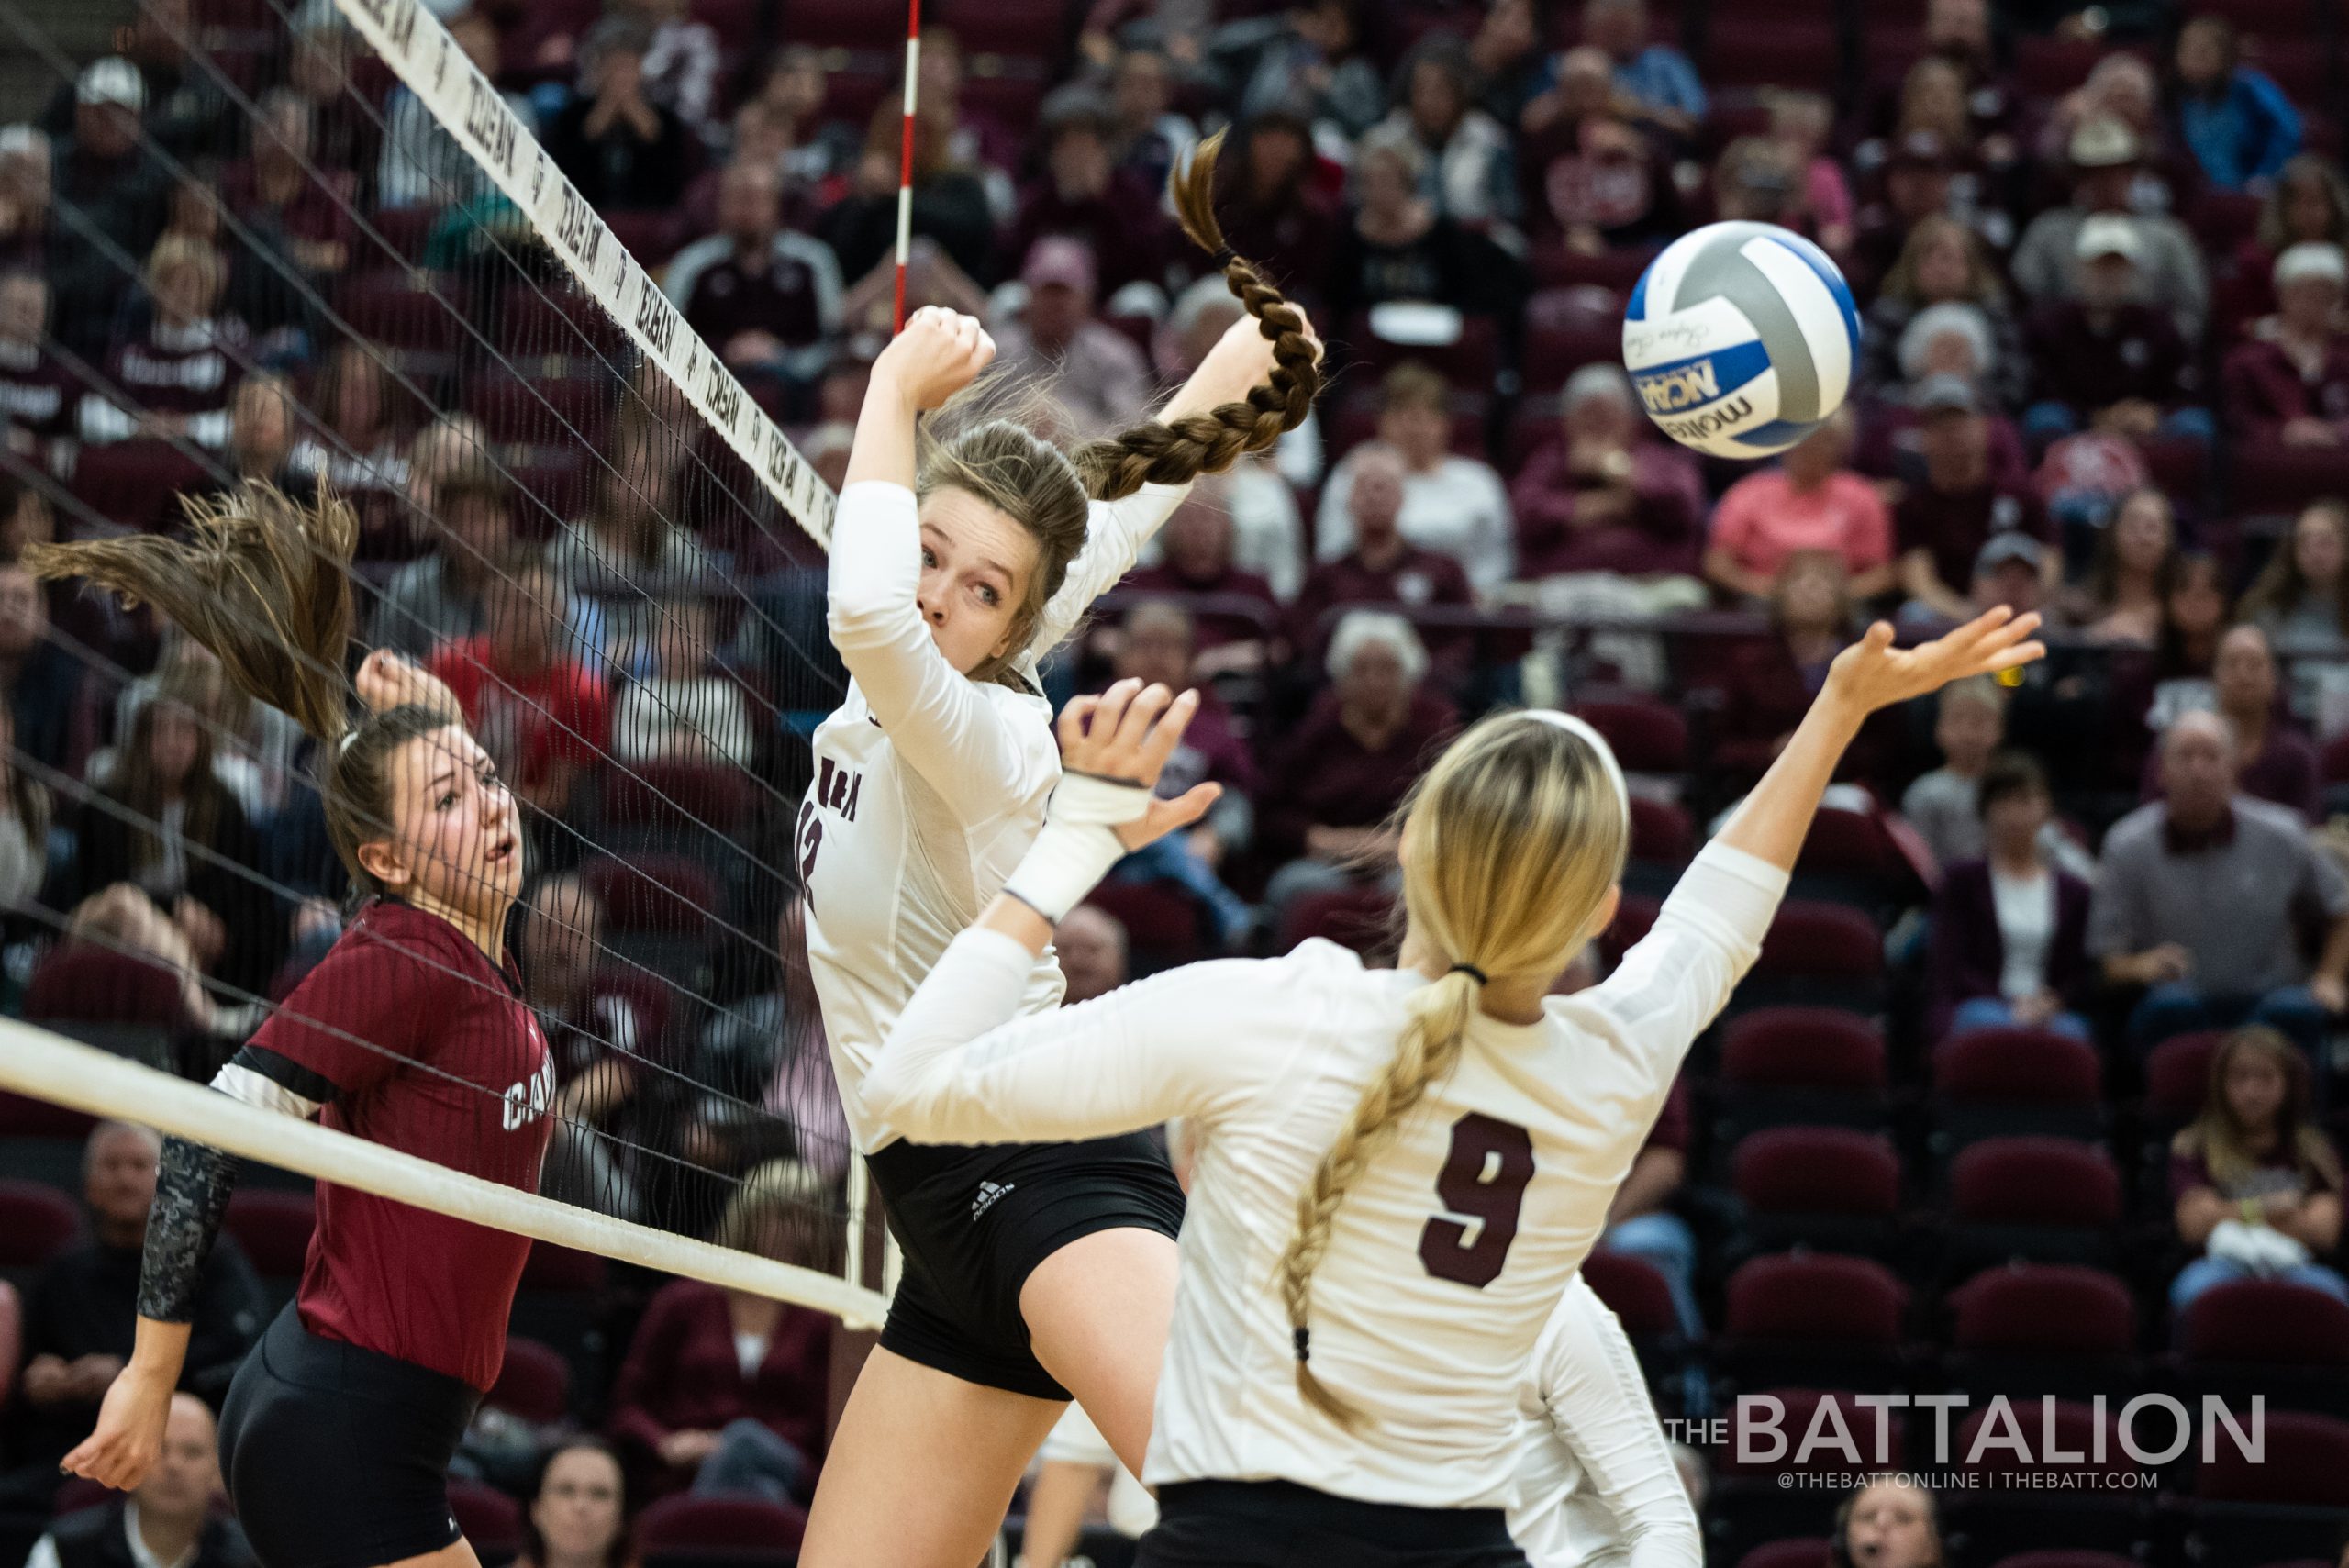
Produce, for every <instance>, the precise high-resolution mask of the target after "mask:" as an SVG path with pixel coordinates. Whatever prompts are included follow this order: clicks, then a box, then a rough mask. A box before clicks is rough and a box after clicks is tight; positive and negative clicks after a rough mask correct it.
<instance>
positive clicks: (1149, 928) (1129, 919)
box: [1085, 882, 1202, 975]
mask: <svg viewBox="0 0 2349 1568" xmlns="http://www.w3.org/2000/svg"><path fill="white" fill-rule="evenodd" d="M1085 902H1086V903H1087V904H1090V905H1092V906H1094V907H1095V908H1097V909H1098V910H1100V911H1101V912H1102V913H1103V914H1105V915H1108V916H1109V917H1112V918H1114V919H1115V920H1116V921H1117V922H1118V924H1119V925H1120V926H1123V927H1124V928H1125V930H1126V948H1127V953H1128V956H1129V958H1130V960H1131V968H1132V970H1133V973H1135V974H1137V975H1141V974H1154V973H1157V972H1158V971H1160V970H1162V969H1171V968H1173V967H1174V966H1175V965H1176V964H1179V963H1188V962H1191V961H1192V960H1193V959H1195V958H1197V957H1198V956H1199V954H1200V951H1202V950H1201V947H1200V943H1199V914H1200V911H1199V906H1198V904H1197V902H1196V901H1195V900H1194V899H1193V898H1192V897H1191V895H1189V894H1187V893H1186V892H1184V891H1183V890H1182V889H1181V888H1179V887H1177V886H1175V884H1173V883H1169V882H1105V883H1102V884H1100V885H1099V886H1097V887H1096V888H1094V890H1093V891H1092V892H1091V893H1089V894H1087V895H1085Z"/></svg>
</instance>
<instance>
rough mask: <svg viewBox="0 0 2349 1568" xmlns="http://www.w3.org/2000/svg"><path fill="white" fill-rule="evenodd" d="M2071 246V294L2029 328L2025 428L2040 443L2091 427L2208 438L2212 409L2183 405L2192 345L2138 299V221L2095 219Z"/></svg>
mask: <svg viewBox="0 0 2349 1568" xmlns="http://www.w3.org/2000/svg"><path fill="white" fill-rule="evenodd" d="M2073 250H2074V252H2075V254H2076V256H2077V257H2078V259H2079V274H2078V284H2077V285H2076V288H2075V290H2074V292H2073V295H2072V296H2071V297H2070V298H2068V299H2060V300H2051V301H2048V302H2047V303H2045V304H2043V305H2042V306H2040V307H2039V308H2038V309H2037V310H2035V311H2033V312H2032V317H2031V322H2030V325H2029V328H2027V331H2026V335H2025V336H2026V341H2027V342H2028V344H2029V346H2030V350H2031V360H2032V368H2033V369H2034V371H2035V372H2036V373H2037V374H2036V383H2037V384H2036V385H2035V386H2034V387H2033V388H2032V395H2033V397H2034V402H2033V404H2032V408H2031V411H2030V412H2029V413H2028V414H2026V415H2025V416H2024V419H2023V424H2024V428H2026V429H2027V430H2029V431H2030V432H2031V433H2032V435H2033V436H2035V437H2037V438H2039V439H2041V440H2052V439H2054V438H2056V437H2058V436H2067V435H2070V434H2072V433H2074V432H2075V431H2077V430H2079V429H2081V428H2086V427H2093V428H2096V429H2098V430H2100V431H2102V432H2104V433H2105V434H2108V435H2115V436H2122V437H2126V438H2130V439H2136V440H2143V439H2148V438H2150V437H2152V436H2154V434H2155V433H2157V432H2158V433H2161V434H2165V435H2171V436H2180V437H2190V438H2194V439H2202V440H2208V439H2210V437H2211V436H2212V435H2213V434H2214V433H2215V430H2214V428H2213V427H2212V425H2211V422H2210V413H2209V411H2208V410H2207V409H2203V408H2199V407H2190V406H2181V405H2182V404H2183V403H2184V401H2185V399H2186V398H2187V396H2188V392H2189V378H2190V377H2191V375H2192V364H2191V360H2190V356H2189V354H2188V349H2187V346H2186V343H2185V341H2184V340H2183V339H2180V338H2179V337H2178V335H2177V328H2176V325H2175V324H2174V323H2173V321H2172V320H2171V318H2170V316H2169V313H2168V312H2167V311H2165V310H2160V309H2156V308H2155V307H2154V306H2152V305H2149V304H2146V303H2145V302H2144V301H2143V299H2141V298H2140V297H2139V282H2140V279H2141V277H2142V272H2141V262H2142V261H2143V256H2144V253H2145V242H2144V240H2143V238H2142V223H2141V220H2140V219H2137V218H2134V217H2123V216H2122V215H2121V214H2119V213H2110V212H2099V213H2093V214H2090V215H2089V217H2088V218H2087V221H2086V222H2084V223H2082V224H2081V225H2080V232H2079V238H2078V239H2076V241H2075V242H2074V246H2073Z"/></svg>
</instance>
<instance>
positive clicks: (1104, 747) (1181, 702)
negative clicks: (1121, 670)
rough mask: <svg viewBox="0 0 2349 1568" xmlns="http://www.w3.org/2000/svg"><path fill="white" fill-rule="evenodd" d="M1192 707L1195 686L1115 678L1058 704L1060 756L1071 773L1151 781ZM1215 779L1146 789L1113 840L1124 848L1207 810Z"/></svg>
mask: <svg viewBox="0 0 2349 1568" xmlns="http://www.w3.org/2000/svg"><path fill="white" fill-rule="evenodd" d="M1198 711H1199V694H1198V693H1197V692H1195V691H1186V692H1185V693H1183V694H1182V695H1180V696H1177V695H1175V694H1174V693H1173V692H1170V691H1169V690H1167V688H1166V687H1164V686H1163V685H1156V684H1152V685H1150V686H1144V685H1143V684H1141V682H1140V681H1134V680H1125V681H1119V682H1118V683H1117V684H1115V685H1112V686H1111V687H1110V688H1109V689H1108V691H1106V692H1103V693H1102V694H1101V695H1099V696H1085V697H1077V698H1074V699H1073V700H1072V701H1071V702H1070V703H1069V705H1068V706H1066V707H1064V708H1063V709H1061V717H1060V740H1061V764H1062V766H1063V767H1065V768H1067V769H1068V770H1069V771H1070V772H1072V773H1092V774H1094V775H1096V776H1097V777H1100V778H1108V779H1120V780H1123V781H1125V782H1126V783H1129V784H1141V785H1143V786H1145V787H1147V788H1152V789H1155V788H1156V787H1157V784H1158V776H1159V774H1161V773H1163V772H1165V770H1166V760H1167V759H1168V758H1169V757H1172V756H1173V755H1174V754H1175V747H1177V746H1179V745H1181V744H1182V741H1183V731H1184V730H1185V729H1186V728H1189V727H1190V723H1191V719H1192V717H1193V716H1195V715H1196V714H1197V712H1198ZM1222 794H1223V786H1222V785H1221V784H1198V785H1197V786H1195V787H1193V788H1191V789H1188V790H1186V791H1184V792H1183V794H1181V795H1177V796H1175V798H1174V799H1173V800H1161V799H1159V798H1158V797H1157V796H1155V795H1152V797H1151V801H1150V806H1149V808H1148V809H1147V810H1146V811H1145V812H1144V813H1143V815H1142V816H1141V817H1139V818H1138V819H1136V820H1134V821H1132V822H1129V823H1124V824H1121V825H1120V826H1119V827H1118V828H1116V829H1115V831H1116V832H1117V835H1118V841H1119V843H1122V844H1123V845H1125V847H1126V848H1127V849H1128V850H1129V851H1132V850H1139V849H1141V847H1142V846H1143V845H1145V844H1149V843H1152V842H1154V841H1156V840H1160V839H1163V838H1164V837H1165V836H1166V835H1167V834H1169V833H1172V832H1175V830H1176V829H1178V828H1188V827H1189V826H1190V825H1191V824H1192V823H1194V822H1197V820H1198V819H1199V818H1200V817H1204V816H1206V815H1207V814H1208V807H1209V806H1213V805H1214V804H1215V803H1216V801H1217V800H1218V799H1219V798H1220V797H1221V795H1222Z"/></svg>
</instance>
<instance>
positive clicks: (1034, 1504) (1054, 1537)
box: [1019, 1459, 1102, 1568]
mask: <svg viewBox="0 0 2349 1568" xmlns="http://www.w3.org/2000/svg"><path fill="white" fill-rule="evenodd" d="M1101 1479H1102V1471H1101V1467H1100V1466H1099V1465H1097V1464H1076V1463H1073V1462H1070V1461H1068V1460H1064V1459H1048V1460H1046V1461H1044V1463H1043V1467H1042V1468H1041V1469H1040V1470H1038V1471H1037V1472H1036V1480H1035V1484H1034V1485H1030V1487H1029V1488H1028V1528H1027V1529H1026V1530H1025V1531H1024V1532H1023V1533H1022V1534H1021V1536H1020V1540H1019V1555H1020V1557H1021V1558H1022V1559H1024V1560H1025V1564H1024V1568H1061V1563H1062V1562H1064V1561H1065V1560H1066V1559H1067V1557H1068V1554H1069V1553H1070V1552H1072V1551H1075V1550H1076V1541H1077V1537H1078V1536H1080V1535H1082V1534H1084V1532H1085V1516H1086V1515H1088V1514H1090V1513H1092V1511H1093V1500H1094V1498H1095V1497H1096V1496H1098V1495H1099V1493H1100V1491H1101Z"/></svg>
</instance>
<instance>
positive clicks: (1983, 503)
mask: <svg viewBox="0 0 2349 1568" xmlns="http://www.w3.org/2000/svg"><path fill="white" fill-rule="evenodd" d="M1910 404H1911V406H1912V407H1913V409H1914V410H1915V413H1916V416H1917V445H1918V450H1919V453H1920V456H1921V457H1922V458H1923V460H1924V473H1923V474H1922V476H1921V477H1920V480H1919V481H1918V482H1917V483H1916V484H1911V485H1909V486H1908V488H1907V489H1906V491H1905V492H1904V493H1903V495H1901V498H1900V504H1899V506H1898V507H1896V508H1895V509H1894V512H1893V538H1894V540H1895V548H1896V549H1897V550H1898V552H1899V553H1898V565H1897V569H1896V573H1895V574H1896V576H1897V577H1898V582H1899V586H1900V589H1901V591H1902V592H1903V593H1904V594H1906V595H1908V596H1909V606H1908V607H1907V608H1906V609H1904V610H1903V612H1902V614H1903V615H1904V616H1908V617H1912V618H1923V619H1932V618H1939V619H1943V620H1952V621H1960V620H1965V619H1969V618H1971V617H1973V615H1974V614H1975V613H1976V611H1975V609H1974V607H1973V601H1972V599H1971V597H1970V595H1971V592H1972V589H1973V585H1974V568H1975V563H1976V561H1977V560H1978V559H1979V558H1980V556H1981V554H1982V547H1983V546H1984V545H1986V544H1987V543H1989V542H1990V539H1991V536H1993V535H1995V534H2001V533H2008V532H2022V533H2027V534H2029V535H2031V536H2032V538H2033V539H2036V540H2038V541H2039V542H2040V543H2041V544H2043V545H2045V544H2050V543H2052V542H2053V540H2054V535H2053V532H2052V530H2051V528H2050V526H2049V523H2048V520H2047V514H2046V511H2045V509H2044V508H2043V507H2042V506H2040V504H2039V501H2038V498H2037V497H2036V496H2034V495H2032V494H2031V492H2030V491H2029V490H2028V489H2027V488H2022V487H2020V486H2014V485H2010V484H2002V483H2001V482H2000V481H1999V480H1998V476H1997V474H1996V473H1995V472H1994V471H1993V469H1992V467H1991V463H1990V432H1989V425H1988V421H1987V419H1986V418H1985V417H1984V416H1983V409H1982V395H1981V394H1980V393H1979V392H1977V391H1976V389H1975V387H1974V384H1972V383H1971V382H1968V381H1966V380H1965V379H1963V378H1962V377H1959V376H1929V377H1927V378H1926V379H1925V380H1924V381H1923V382H1921V383H1920V384H1919V385H1918V386H1917V388H1916V390H1915V392H1914V393H1913V394H1912V395H1911V398H1910ZM2041 565H2042V575H2043V591H2052V590H2053V589H2054V586H2055V585H2056V582H2057V579H2058V577H2059V576H2060V573H2061V570H2062V562H2060V561H2059V560H2058V559H2057V556H2056V552H2055V551H2054V550H2047V551H2045V552H2044V556H2043V561H2042V563H2041Z"/></svg>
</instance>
